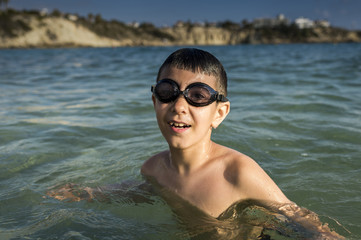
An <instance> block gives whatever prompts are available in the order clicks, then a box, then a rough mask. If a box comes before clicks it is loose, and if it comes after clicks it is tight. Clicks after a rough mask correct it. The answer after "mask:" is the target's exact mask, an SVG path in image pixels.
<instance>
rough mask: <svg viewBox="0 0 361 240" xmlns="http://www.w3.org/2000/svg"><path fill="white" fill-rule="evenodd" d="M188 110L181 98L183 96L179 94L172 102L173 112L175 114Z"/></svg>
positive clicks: (185, 101) (186, 104)
mask: <svg viewBox="0 0 361 240" xmlns="http://www.w3.org/2000/svg"><path fill="white" fill-rule="evenodd" d="M187 108H188V102H187V100H186V99H185V97H184V96H183V94H180V95H179V96H178V98H177V99H176V100H175V101H174V102H173V110H174V112H176V113H184V112H186V110H187Z"/></svg>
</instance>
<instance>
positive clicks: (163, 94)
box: [151, 78, 228, 107]
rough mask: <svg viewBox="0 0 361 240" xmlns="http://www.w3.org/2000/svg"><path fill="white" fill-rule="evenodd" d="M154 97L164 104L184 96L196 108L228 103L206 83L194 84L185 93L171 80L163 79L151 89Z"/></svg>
mask: <svg viewBox="0 0 361 240" xmlns="http://www.w3.org/2000/svg"><path fill="white" fill-rule="evenodd" d="M151 91H152V93H153V94H154V96H155V97H156V98H157V99H158V100H159V101H161V102H163V103H169V102H173V101H175V100H176V99H177V98H178V97H179V95H181V94H182V95H183V96H184V98H185V99H186V101H187V102H188V103H189V104H190V105H192V106H196V107H203V106H207V105H209V104H211V103H213V102H214V101H220V102H228V99H227V98H226V97H225V96H224V95H222V94H219V93H218V92H217V91H215V90H214V89H213V88H211V87H210V86H208V85H207V84H205V83H200V82H196V83H192V84H190V85H188V87H186V89H185V90H184V91H180V90H179V85H178V84H177V83H176V82H175V81H173V80H171V79H168V78H166V79H162V80H160V81H159V82H158V83H157V84H156V85H155V86H152V88H151Z"/></svg>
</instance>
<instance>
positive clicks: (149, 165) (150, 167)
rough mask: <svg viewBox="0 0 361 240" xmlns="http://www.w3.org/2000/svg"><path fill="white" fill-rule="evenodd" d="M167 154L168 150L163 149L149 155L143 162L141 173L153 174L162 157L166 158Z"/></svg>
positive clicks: (162, 160) (162, 159)
mask: <svg viewBox="0 0 361 240" xmlns="http://www.w3.org/2000/svg"><path fill="white" fill-rule="evenodd" d="M168 154H169V151H164V152H160V153H158V154H156V155H154V156H152V157H150V158H149V159H148V160H147V161H145V162H144V163H143V165H142V168H141V173H142V174H143V175H145V176H153V175H154V174H155V172H156V171H157V170H158V168H159V166H161V164H160V163H161V162H164V159H166V157H167V156H168Z"/></svg>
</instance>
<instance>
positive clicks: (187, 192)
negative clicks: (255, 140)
mask: <svg viewBox="0 0 361 240" xmlns="http://www.w3.org/2000/svg"><path fill="white" fill-rule="evenodd" d="M218 147H219V148H220V149H219V150H220V151H218V152H219V153H220V154H216V155H217V156H215V157H213V158H212V159H210V161H208V162H207V163H206V164H204V166H202V167H201V168H199V169H197V170H196V171H194V172H192V173H189V174H187V175H183V176H182V175H180V174H178V172H177V171H175V170H174V169H172V168H171V166H170V164H169V151H165V152H162V153H160V154H158V155H156V156H154V157H152V158H150V159H149V160H148V161H147V162H146V163H145V164H144V165H143V167H142V172H143V174H144V175H146V176H149V177H152V178H154V179H155V180H156V181H157V183H158V184H160V185H161V186H163V187H166V188H168V189H169V190H171V191H173V192H175V193H176V194H177V195H179V196H180V197H182V198H183V199H185V200H187V201H188V202H190V203H191V204H193V205H195V206H196V207H198V208H199V209H201V210H203V211H204V212H206V213H208V214H210V215H211V216H213V217H218V216H219V215H220V214H221V213H222V212H223V211H225V210H226V209H227V208H228V207H229V206H230V205H232V204H233V203H234V202H236V201H239V200H242V199H245V198H246V196H242V193H241V192H240V191H239V186H237V185H238V182H237V178H238V176H237V175H238V171H237V169H238V168H239V166H236V165H237V161H236V160H235V158H238V163H239V161H242V156H243V155H242V154H240V153H238V152H236V151H234V150H231V149H228V148H226V147H222V146H219V145H218ZM239 158H240V159H239ZM244 158H245V159H246V157H244ZM245 159H243V160H244V161H246V160H245ZM238 165H239V164H238Z"/></svg>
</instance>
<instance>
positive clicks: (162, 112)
mask: <svg viewBox="0 0 361 240" xmlns="http://www.w3.org/2000/svg"><path fill="white" fill-rule="evenodd" d="M165 78H167V79H171V80H173V81H175V82H176V83H177V84H178V85H179V89H180V90H181V91H184V90H185V89H186V88H187V86H189V85H190V84H191V83H195V82H201V83H205V84H207V85H209V86H210V87H212V88H213V89H214V90H218V89H217V87H216V86H217V81H216V78H215V77H214V76H209V75H206V74H203V73H193V72H191V71H187V70H181V69H177V68H166V69H163V71H162V72H161V74H160V77H159V80H162V79H165ZM152 99H153V103H154V109H155V112H156V116H157V121H158V125H159V128H160V130H161V132H162V134H163V136H164V138H165V139H166V140H167V142H168V144H169V146H170V147H174V148H179V149H186V148H188V147H191V146H194V145H196V144H202V143H207V142H209V140H210V137H211V132H212V127H214V128H216V127H217V126H218V125H219V124H220V123H221V122H222V120H223V119H224V118H225V117H226V115H227V114H228V111H229V102H226V103H218V104H217V102H213V103H211V104H210V105H207V106H204V107H195V106H192V105H190V104H189V103H188V102H187V101H186V99H185V98H184V96H183V95H180V96H179V97H178V98H177V99H176V100H175V101H173V102H169V103H163V102H161V101H159V100H158V99H157V98H155V97H154V95H153V97H152Z"/></svg>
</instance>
